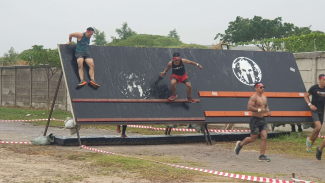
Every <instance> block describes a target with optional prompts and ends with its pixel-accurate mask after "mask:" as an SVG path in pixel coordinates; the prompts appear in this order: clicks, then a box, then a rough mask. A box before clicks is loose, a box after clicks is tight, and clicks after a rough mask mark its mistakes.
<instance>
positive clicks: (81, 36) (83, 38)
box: [67, 27, 99, 88]
mask: <svg viewBox="0 0 325 183" xmlns="http://www.w3.org/2000/svg"><path fill="white" fill-rule="evenodd" d="M93 34H94V29H93V28H92V27H88V28H87V31H86V32H84V33H81V32H75V33H71V34H70V35H69V42H68V43H67V44H68V45H69V44H70V43H71V39H72V38H73V37H75V38H77V47H76V53H75V56H76V58H77V63H78V68H79V77H80V83H79V84H78V86H84V85H85V84H87V82H86V81H85V80H84V70H83V63H84V62H86V64H87V65H88V66H89V76H90V81H89V83H90V84H91V85H92V86H94V87H96V88H97V87H99V84H97V83H96V82H95V71H94V69H95V65H94V60H93V59H92V58H91V57H90V55H89V44H90V38H91V36H92V35H93Z"/></svg>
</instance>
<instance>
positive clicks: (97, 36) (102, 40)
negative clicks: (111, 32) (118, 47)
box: [92, 27, 107, 46]
mask: <svg viewBox="0 0 325 183" xmlns="http://www.w3.org/2000/svg"><path fill="white" fill-rule="evenodd" d="M94 30H95V32H94V35H93V37H94V40H93V41H92V42H93V43H94V45H97V46H104V45H107V41H106V35H105V32H104V31H103V32H101V31H100V30H98V29H96V28H95V27H94Z"/></svg>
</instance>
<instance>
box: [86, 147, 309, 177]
mask: <svg viewBox="0 0 325 183" xmlns="http://www.w3.org/2000/svg"><path fill="white" fill-rule="evenodd" d="M80 148H83V149H87V150H90V151H95V152H100V153H104V154H111V155H118V156H124V157H131V158H137V159H142V160H148V161H151V162H155V163H160V164H164V165H168V166H172V167H175V168H183V169H187V170H195V171H199V172H205V173H211V174H215V175H221V176H224V177H230V178H236V179H242V180H250V181H255V182H272V183H273V182H274V183H293V182H294V181H295V180H296V181H297V180H298V179H294V181H293V182H292V181H285V180H279V179H270V178H265V177H255V176H248V175H240V174H233V173H227V172H219V171H214V170H206V169H200V168H193V167H187V166H181V165H175V164H170V163H164V162H160V161H155V160H150V159H145V158H140V157H133V156H129V155H123V154H118V153H113V152H108V151H103V150H98V149H94V148H89V147H87V146H85V145H82V146H80ZM299 181H301V180H299ZM305 183H313V182H309V181H305Z"/></svg>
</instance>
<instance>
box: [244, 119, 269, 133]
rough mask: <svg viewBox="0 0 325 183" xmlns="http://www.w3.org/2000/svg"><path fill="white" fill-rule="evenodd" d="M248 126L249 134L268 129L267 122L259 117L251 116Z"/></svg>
mask: <svg viewBox="0 0 325 183" xmlns="http://www.w3.org/2000/svg"><path fill="white" fill-rule="evenodd" d="M249 127H250V130H251V134H254V135H255V134H259V133H260V132H261V131H263V130H268V128H267V122H266V120H265V118H259V117H255V116H253V117H251V119H250V121H249Z"/></svg>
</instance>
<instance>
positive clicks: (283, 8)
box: [0, 0, 325, 56]
mask: <svg viewBox="0 0 325 183" xmlns="http://www.w3.org/2000/svg"><path fill="white" fill-rule="evenodd" d="M0 3H1V10H0V17H1V21H0V31H1V35H2V37H1V44H0V56H3V54H4V53H5V52H8V50H9V49H10V47H13V48H14V49H15V51H17V52H19V53H20V52H22V51H23V50H26V49H30V48H31V46H33V45H43V46H44V47H45V48H56V47H57V44H62V43H67V42H68V37H69V34H70V33H73V32H85V30H86V28H87V27H90V26H94V27H96V28H97V29H99V30H100V31H104V32H105V34H106V38H107V41H111V36H117V34H116V33H115V29H116V28H120V27H121V26H122V24H123V22H127V23H128V25H129V27H130V28H131V29H132V30H134V31H136V32H137V33H138V34H154V35H165V36H166V35H168V33H169V31H171V30H173V29H176V31H177V32H178V34H179V35H180V39H181V41H182V42H184V43H196V44H202V45H211V44H214V43H216V41H215V40H214V37H215V35H216V34H217V33H224V31H225V30H226V29H227V27H228V23H229V22H230V21H234V20H235V18H236V16H241V17H244V18H250V19H251V18H253V17H254V15H257V16H261V17H262V18H264V19H274V18H276V17H282V20H283V22H289V23H293V24H295V25H296V26H298V27H305V26H311V29H312V30H320V31H324V32H325V11H324V9H325V0H311V1H306V0H268V1H266V0H0ZM74 41H75V40H74Z"/></svg>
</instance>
